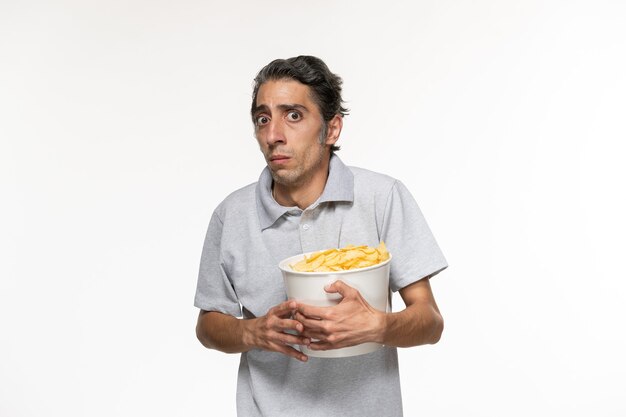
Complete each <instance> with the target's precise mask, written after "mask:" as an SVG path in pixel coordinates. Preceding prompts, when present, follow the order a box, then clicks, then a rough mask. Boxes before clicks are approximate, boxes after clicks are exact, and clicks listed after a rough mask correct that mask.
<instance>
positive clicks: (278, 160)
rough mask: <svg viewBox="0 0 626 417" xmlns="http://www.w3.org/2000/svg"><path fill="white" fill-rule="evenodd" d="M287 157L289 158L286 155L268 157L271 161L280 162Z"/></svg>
mask: <svg viewBox="0 0 626 417" xmlns="http://www.w3.org/2000/svg"><path fill="white" fill-rule="evenodd" d="M287 159H289V157H288V156H287V155H272V156H271V157H270V161H271V162H281V161H286V160H287Z"/></svg>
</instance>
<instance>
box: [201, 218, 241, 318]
mask: <svg viewBox="0 0 626 417" xmlns="http://www.w3.org/2000/svg"><path fill="white" fill-rule="evenodd" d="M223 229H224V225H223V223H222V221H221V220H220V218H219V217H218V215H217V213H213V216H212V217H211V221H210V222H209V229H208V230H207V233H206V238H205V239H204V247H203V248H202V258H201V259H200V272H199V273H198V284H197V287H196V296H195V299H194V305H195V306H196V307H198V308H201V309H202V310H205V311H218V312H220V313H225V314H230V315H231V316H235V317H241V305H240V304H239V300H238V298H237V294H235V290H234V288H233V286H232V284H231V282H230V280H229V279H228V276H227V274H226V270H225V268H224V262H223V260H222V256H221V241H222V232H223Z"/></svg>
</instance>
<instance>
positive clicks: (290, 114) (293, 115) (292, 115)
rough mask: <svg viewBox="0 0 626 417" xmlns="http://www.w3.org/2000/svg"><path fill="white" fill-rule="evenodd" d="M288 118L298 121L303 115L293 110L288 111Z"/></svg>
mask: <svg viewBox="0 0 626 417" xmlns="http://www.w3.org/2000/svg"><path fill="white" fill-rule="evenodd" d="M287 119H289V120H290V121H292V122H297V121H298V120H300V119H302V115H301V114H300V113H299V112H297V111H295V110H291V111H289V112H288V113H287Z"/></svg>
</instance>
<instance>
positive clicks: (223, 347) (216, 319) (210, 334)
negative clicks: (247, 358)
mask: <svg viewBox="0 0 626 417" xmlns="http://www.w3.org/2000/svg"><path fill="white" fill-rule="evenodd" d="M250 324H251V323H249V320H240V319H238V318H236V317H233V316H230V315H228V314H222V313H218V312H215V311H201V312H200V316H199V317H198V324H197V326H196V336H197V337H198V340H199V341H200V343H202V345H203V346H205V347H207V348H209V349H215V350H219V351H221V352H226V353H241V352H247V351H248V350H250V349H251V348H252V346H251V345H250V343H249V341H248V339H249V338H247V337H246V336H247V332H248V327H249V325H250Z"/></svg>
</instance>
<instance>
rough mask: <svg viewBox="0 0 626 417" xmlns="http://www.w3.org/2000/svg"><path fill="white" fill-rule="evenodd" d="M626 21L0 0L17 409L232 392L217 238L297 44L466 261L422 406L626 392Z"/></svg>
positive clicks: (453, 6) (0, 352) (412, 366)
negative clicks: (208, 259) (222, 331)
mask: <svg viewBox="0 0 626 417" xmlns="http://www.w3.org/2000/svg"><path fill="white" fill-rule="evenodd" d="M625 39H626V3H624V2H622V1H617V0H616V1H562V2H558V1H524V2H514V1H495V0H493V1H487V0H481V1H472V2H461V1H417V2H415V1H396V2H391V1H388V2H371V1H361V2H347V1H334V2H333V1H328V0H324V1H316V2H308V3H307V2H284V1H263V2H251V1H250V2H244V1H241V0H239V1H231V2H228V3H226V2H212V1H193V0H181V1H177V2H165V1H148V0H145V1H139V0H132V1H122V0H109V1H78V0H76V1H56V2H43V1H41V2H34V1H33V2H29V1H19V2H18V1H11V0H2V1H0V140H1V142H0V145H1V147H0V195H1V197H0V198H1V200H0V358H1V359H0V415H1V416H3V417H4V416H7V417H14V416H107V417H108V416H134V415H150V416H174V415H176V416H199V415H206V416H232V415H234V413H235V411H234V410H235V381H236V368H237V364H238V356H237V355H226V354H223V353H220V352H215V351H209V350H206V349H204V348H203V347H202V346H201V345H200V344H199V343H198V342H197V340H196V338H195V333H194V327H195V321H196V316H197V310H196V309H195V308H194V307H193V305H192V302H193V295H194V291H195V285H196V274H197V269H198V262H199V258H200V251H201V246H202V242H203V239H204V233H205V230H206V226H207V224H208V220H209V217H210V214H211V212H212V210H213V209H214V208H215V206H216V205H217V204H218V203H219V202H220V201H221V200H222V199H223V198H224V197H225V196H226V195H227V194H228V193H230V192H231V191H233V190H234V189H236V188H239V187H241V186H244V185H246V184H248V183H250V182H253V181H255V180H256V179H257V177H258V174H259V172H260V170H261V169H262V168H263V159H262V156H261V154H260V153H259V152H258V148H257V145H256V143H255V141H254V139H253V136H252V126H251V123H250V120H249V115H248V111H249V106H250V95H251V82H252V78H253V77H254V75H255V74H256V72H257V71H258V70H259V69H260V68H261V67H262V66H263V65H265V64H266V63H268V62H269V61H271V60H272V59H274V58H279V57H280V58H287V57H290V56H294V55H299V54H311V55H317V56H320V57H321V58H323V59H324V60H325V61H326V62H327V63H328V65H329V66H330V68H331V70H333V71H334V72H337V73H338V74H340V75H341V76H342V77H343V78H344V81H345V84H344V86H345V88H344V90H345V99H346V100H347V101H348V107H349V108H350V109H351V114H350V116H348V117H346V119H345V128H344V131H343V134H342V138H341V141H340V144H341V145H342V146H343V149H342V150H341V151H340V156H341V157H342V158H343V160H344V161H345V162H346V163H347V164H349V165H356V166H362V167H366V168H369V169H372V170H375V171H379V172H384V173H386V174H389V175H392V176H394V177H396V178H399V179H401V180H402V181H403V182H404V183H405V184H406V185H407V186H408V188H409V189H410V190H411V191H412V193H413V194H414V196H415V197H416V199H417V200H418V202H419V204H420V206H421V208H422V210H423V212H424V214H425V215H426V218H427V220H428V221H429V224H430V226H431V228H432V229H433V231H434V233H435V235H436V237H437V239H438V241H439V243H440V245H441V247H442V249H443V250H444V253H445V254H446V256H447V258H448V261H449V263H450V265H451V266H450V268H449V269H448V270H447V271H445V272H444V273H442V274H441V275H439V276H438V277H437V278H436V279H434V280H433V283H432V285H433V289H434V292H435V295H436V298H437V300H438V302H439V305H440V308H441V310H442V312H443V314H444V317H445V320H446V330H445V332H444V337H443V339H442V340H441V342H440V343H439V344H437V345H434V346H426V347H419V348H412V349H405V350H401V351H400V361H401V378H402V384H403V396H404V408H405V414H406V415H407V416H417V415H423V416H454V415H463V416H494V417H495V416H503V415H506V416H527V415H535V416H551V415H568V416H590V415H594V416H623V415H626V403H625V402H624V399H623V395H624V392H625V391H626V365H625V362H626V361H625V359H624V357H623V352H625V351H626V335H625V332H624V319H623V318H624V317H625V316H626V308H625V307H624V302H625V301H626V300H625V298H626V297H625V292H626V284H625V283H624V282H625V279H626V274H625V268H624V263H623V261H622V258H623V255H624V248H625V245H624V233H625V232H626V230H625V229H626V227H625V221H624V213H625V212H626V201H625V197H624V178H625V177H626V169H625V168H624V167H623V160H624V157H625V156H626V155H625V153H624V151H623V150H622V149H623V148H622V146H621V143H622V142H624V140H626V134H625V133H626V128H625V127H624V125H625V121H624V120H625V119H624V115H625V114H626V58H625V51H626V41H625ZM398 304H399V303H397V302H396V305H398Z"/></svg>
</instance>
